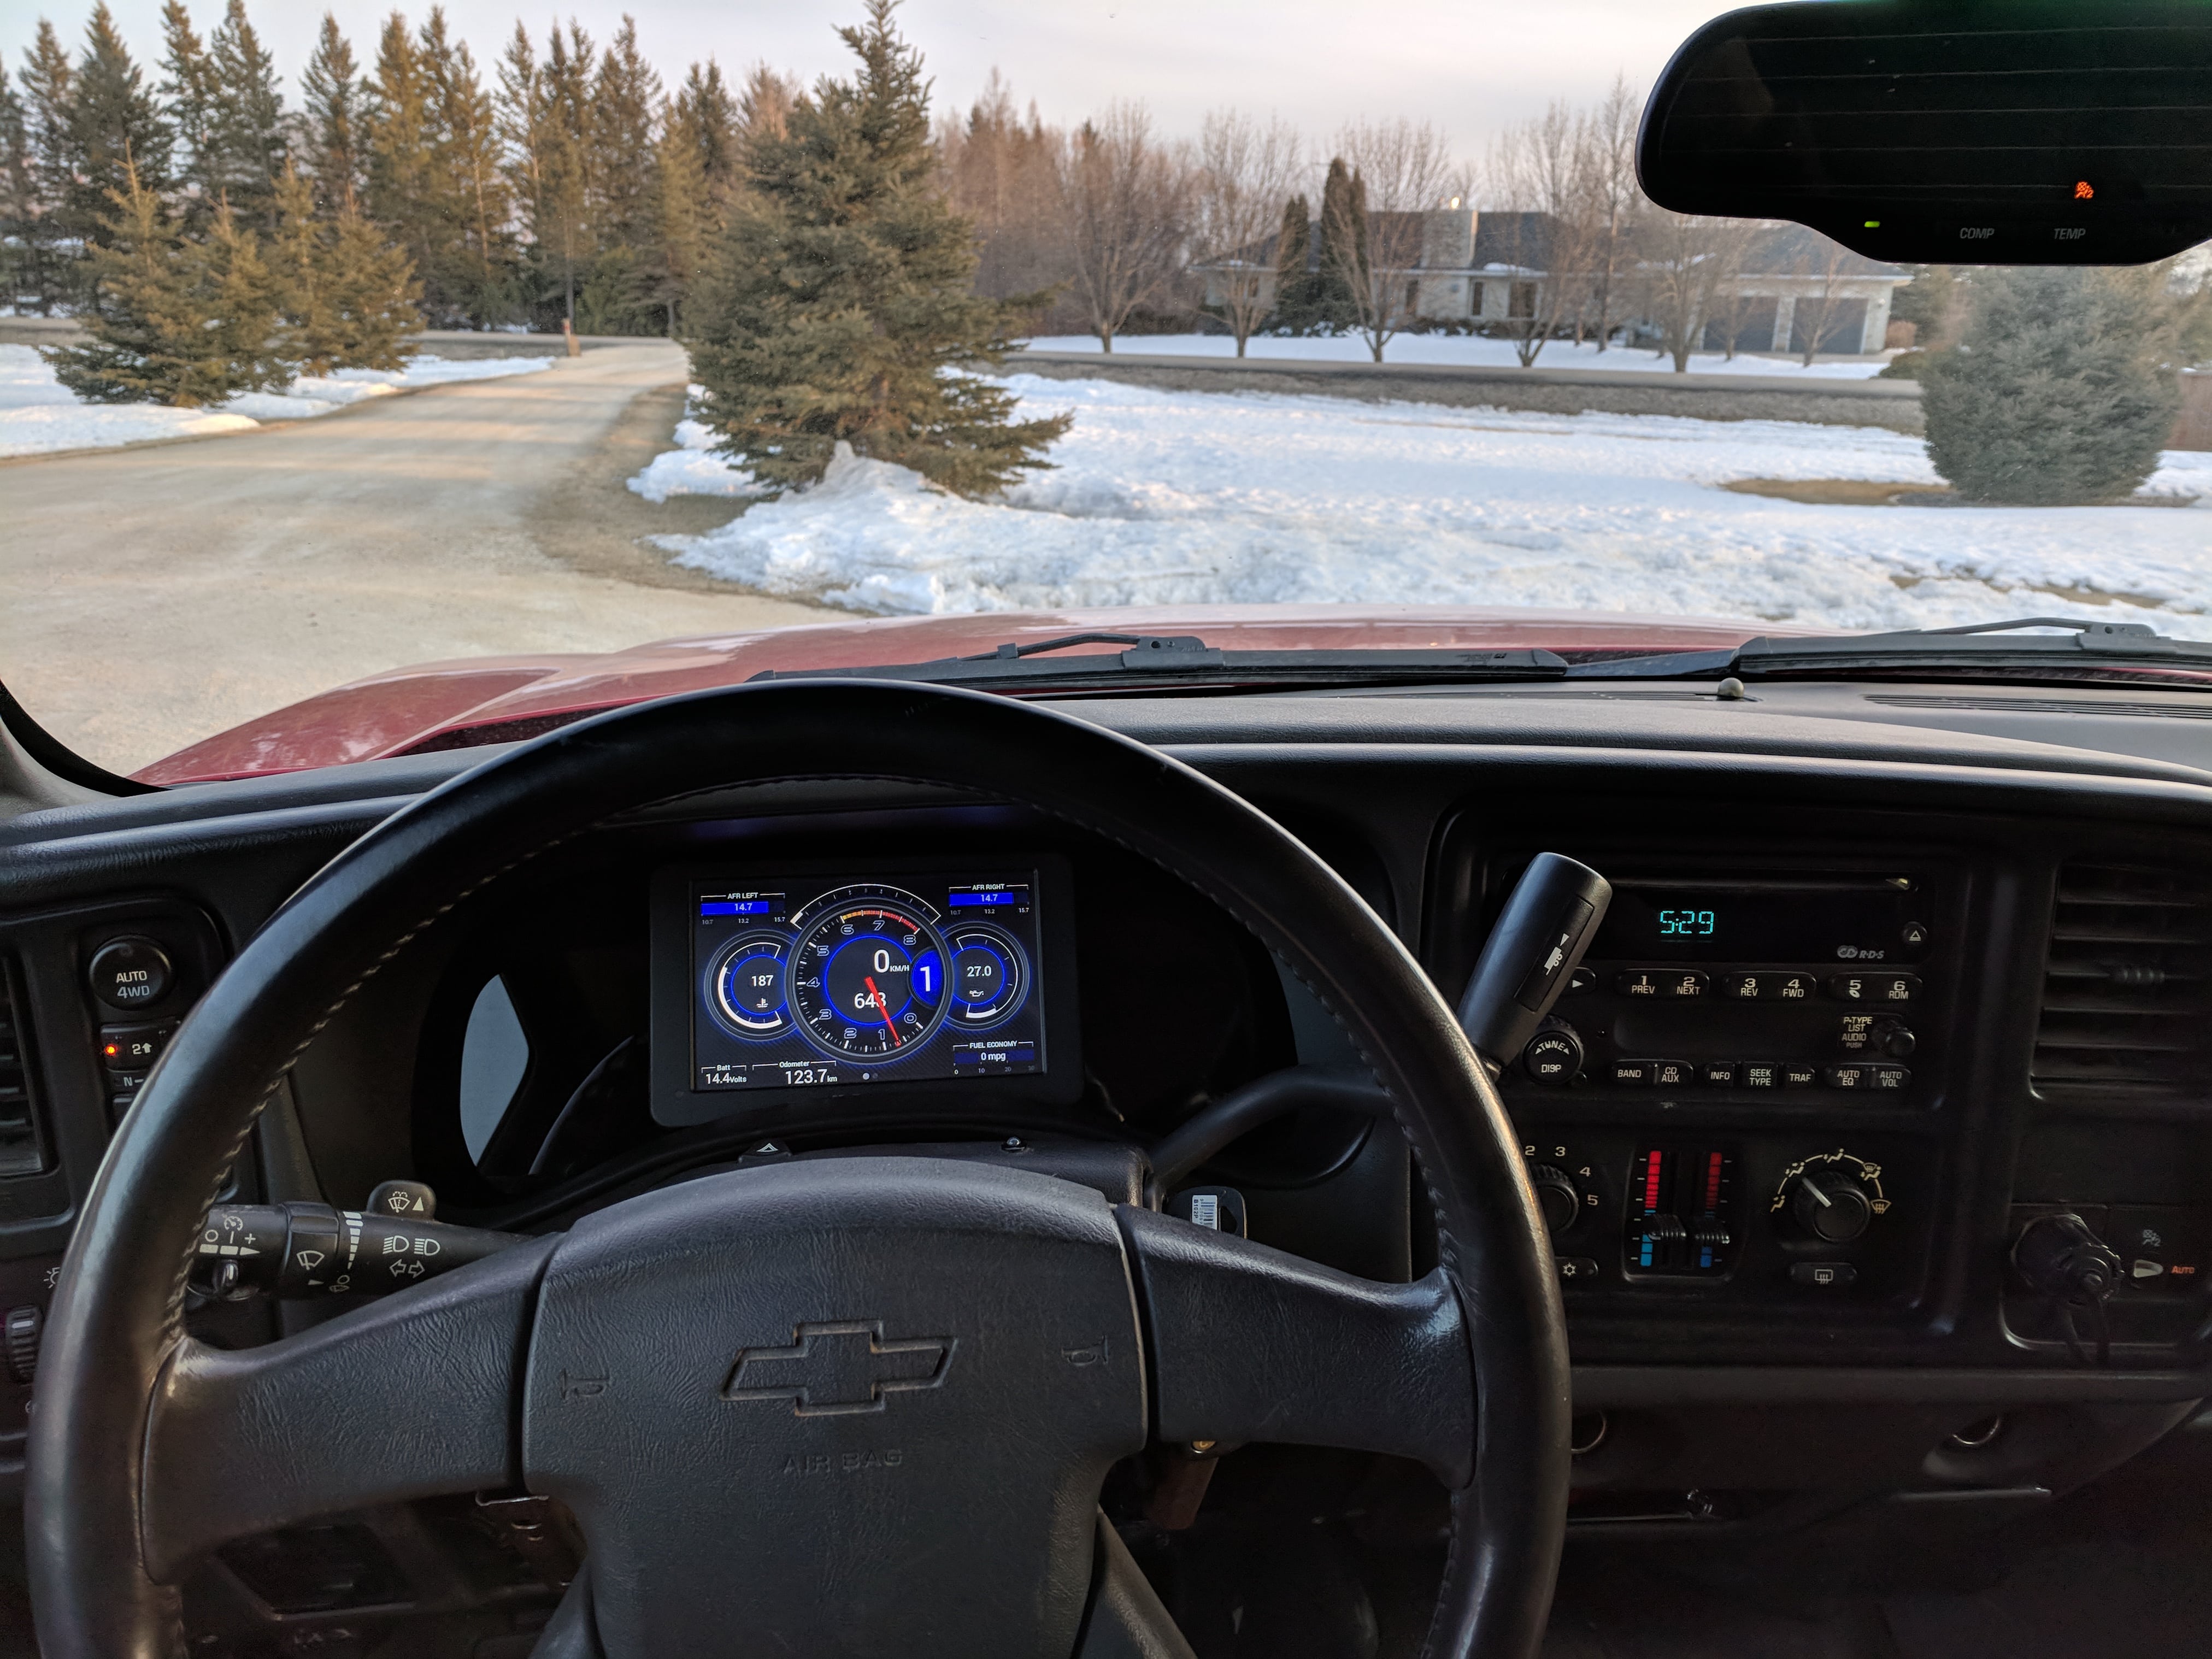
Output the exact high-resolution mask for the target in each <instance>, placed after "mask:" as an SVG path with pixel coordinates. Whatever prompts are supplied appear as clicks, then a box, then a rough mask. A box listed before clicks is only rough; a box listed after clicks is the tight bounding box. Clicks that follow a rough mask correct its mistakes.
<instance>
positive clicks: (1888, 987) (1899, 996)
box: [1828, 974, 1920, 1006]
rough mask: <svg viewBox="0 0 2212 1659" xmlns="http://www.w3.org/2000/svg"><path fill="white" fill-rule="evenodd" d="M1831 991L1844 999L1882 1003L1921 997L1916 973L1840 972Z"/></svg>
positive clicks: (1889, 1003)
mask: <svg viewBox="0 0 2212 1659" xmlns="http://www.w3.org/2000/svg"><path fill="white" fill-rule="evenodd" d="M1828 994H1829V995H1830V996H1832V997H1834V998H1836V999H1838V1000H1839V1001H1843V1002H1879V1003H1887V1004H1888V1005H1890V1006H1899V1005H1900V1004H1903V1003H1908V1002H1917V1001H1918V1000H1920V976H1919V975H1917V974H1837V975H1833V976H1832V977H1831V978H1830V980H1829V981H1828Z"/></svg>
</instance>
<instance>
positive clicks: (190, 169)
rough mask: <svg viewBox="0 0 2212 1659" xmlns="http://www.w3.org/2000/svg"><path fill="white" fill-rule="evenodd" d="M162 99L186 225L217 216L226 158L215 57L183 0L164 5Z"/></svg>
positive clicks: (172, 167) (170, 0)
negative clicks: (219, 131) (220, 145)
mask: <svg viewBox="0 0 2212 1659" xmlns="http://www.w3.org/2000/svg"><path fill="white" fill-rule="evenodd" d="M161 68H162V70H164V71H165V75H166V78H164V79H163V81H162V82H161V99H162V102H163V103H164V105H166V106H167V112H168V117H169V131H170V133H171V134H172V136H173V140H174V143H173V149H172V150H171V152H170V169H171V172H172V173H173V177H174V181H175V182H176V183H177V184H179V185H183V186H184V187H185V191H186V195H185V200H184V203H183V208H184V213H185V222H186V223H187V224H191V223H194V222H202V221H204V219H206V218H208V217H211V216H213V215H214V213H215V208H216V202H217V201H218V200H220V199H221V197H222V178H221V173H222V158H221V157H220V156H219V155H217V154H216V143H215V125H216V104H217V102H218V100H219V95H220V94H219V91H218V88H217V86H216V67H215V60H214V59H213V58H210V57H209V56H208V49H207V43H206V42H205V41H204V40H201V39H200V37H199V33H198V31H197V30H196V29H194V28H193V27H192V16H191V13H190V12H189V11H187V10H185V0H169V3H168V4H167V5H166V6H164V7H163V8H162V9H161Z"/></svg>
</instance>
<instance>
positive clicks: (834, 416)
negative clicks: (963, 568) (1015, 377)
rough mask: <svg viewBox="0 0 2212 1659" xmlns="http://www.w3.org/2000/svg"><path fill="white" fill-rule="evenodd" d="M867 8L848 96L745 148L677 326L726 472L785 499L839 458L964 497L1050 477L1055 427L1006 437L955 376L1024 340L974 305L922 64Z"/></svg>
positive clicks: (985, 387)
mask: <svg viewBox="0 0 2212 1659" xmlns="http://www.w3.org/2000/svg"><path fill="white" fill-rule="evenodd" d="M895 3H896V0H868V6H867V21H866V23H865V24H864V25H862V26H860V27H854V28H848V29H844V30H842V31H840V33H841V34H842V38H843V39H844V41H845V43H846V45H847V46H849V47H850V48H851V49H852V51H853V53H854V56H855V57H857V58H859V59H860V71H859V73H858V75H857V76H855V78H854V79H853V80H852V81H849V82H841V81H835V80H829V79H824V80H823V81H822V82H819V83H818V84H817V86H816V88H815V89H814V93H813V94H812V96H811V97H810V98H807V99H805V100H801V101H800V102H799V104H797V105H796V106H794V107H793V109H792V110H791V112H790V114H789V118H788V123H787V131H786V133H785V135H784V136H783V137H763V138H761V139H759V140H757V141H756V142H755V143H754V144H753V145H752V146H751V149H750V163H751V167H752V181H751V182H752V187H751V189H750V191H747V192H746V193H745V195H744V197H741V198H740V199H739V201H738V204H736V206H735V208H734V210H733V212H732V218H731V223H730V228H729V231H728V233H727V234H726V237H725V238H724V240H723V245H722V247H721V249H720V259H719V263H718V265H717V268H716V270H715V271H714V275H713V276H712V277H711V279H710V280H709V282H708V283H706V284H705V285H703V286H704V289H705V291H704V292H702V295H700V296H699V298H698V299H696V301H694V303H693V306H692V308H691V321H690V325H689V330H690V344H691V347H692V352H691V362H692V373H693V374H694V375H695V377H696V379H697V380H698V381H699V382H700V384H701V385H702V386H704V387H705V389H706V394H707V396H706V411H705V412H706V416H707V419H708V422H710V423H711V424H712V425H714V427H715V428H717V429H718V430H719V431H720V433H721V434H722V437H723V442H722V445H721V447H722V448H723V450H724V451H725V452H726V453H733V454H738V455H742V456H743V457H744V460H745V464H746V465H748V466H750V467H751V468H752V470H753V472H754V475H755V476H756V477H759V478H760V479H762V480H763V482H765V483H769V484H771V485H774V486H777V487H781V488H789V487H791V486H793V485H797V484H803V483H809V482H811V481H812V480H814V479H817V478H819V477H821V476H822V474H823V471H825V470H826V469H827V468H828V466H829V462H830V460H831V459H833V457H834V454H835V453H836V446H837V445H839V444H840V443H849V444H850V445H851V446H852V447H853V448H854V451H855V452H856V453H860V454H862V455H866V456H870V457H872V458H874V459H878V460H884V461H890V462H895V463H896V464H898V465H902V466H908V467H911V468H913V469H914V470H915V471H917V472H919V473H921V475H922V476H923V477H926V478H927V479H928V480H929V481H930V482H931V483H934V484H936V485H938V486H939V487H940V488H942V489H951V490H955V491H957V492H959V493H960V494H962V495H981V494H984V493H987V492H988V491H991V490H994V489H1000V488H1002V487H1003V486H1004V485H1006V483H1009V482H1011V481H1012V480H1013V479H1014V478H1016V477H1018V476H1019V475H1020V474H1021V473H1022V472H1024V471H1028V470H1030V469H1033V468H1037V467H1042V466H1045V465H1049V463H1048V462H1046V461H1045V459H1043V453H1042V452H1043V450H1044V449H1045V447H1046V446H1047V445H1048V444H1049V443H1051V442H1052V441H1054V439H1056V438H1058V437H1059V436H1060V435H1062V434H1063V433H1065V432H1066V430H1067V427H1068V422H1067V419H1066V416H1056V417H1054V418H1052V419H1049V420H1042V421H1028V422H1017V421H1016V420H1015V419H1014V418H1013V414H1014V399H1013V398H1012V394H1010V393H1009V392H1006V390H1005V389H1004V388H1003V387H1001V386H999V385H997V384H996V383H995V382H993V381H991V380H984V379H981V378H979V377H978V376H976V375H975V374H969V373H965V372H955V373H952V374H945V373H944V372H943V371H945V370H948V369H950V370H954V371H965V370H969V369H970V368H973V367H974V366H975V365H976V364H978V363H984V364H989V365H992V366H994V367H995V366H996V365H998V364H999V363H1000V362H1003V361H1004V357H1005V354H1006V351H1007V350H1009V349H1011V347H1012V340H1011V338H1010V336H1011V335H1012V332H1013V331H1014V330H1016V329H1017V328H1018V327H1019V326H1020V325H1021V322H1022V318H1021V315H1020V314H1019V313H1018V312H1017V310H1016V308H1015V307H1012V306H1008V305H1006V304H1003V303H1001V302H1000V301H993V300H987V299H983V298H981V297H979V296H978V295H975V294H974V293H973V292H972V291H971V289H970V283H971V280H972V278H973V277H974V275H975V262H976V255H975V237H974V231H973V228H972V226H971V225H970V224H969V222H968V221H966V220H964V219H963V218H961V217H960V216H957V214H955V213H953V212H952V211H951V208H950V207H949V206H948V205H947V204H946V203H945V198H944V196H943V194H942V191H941V189H940V186H939V183H938V181H937V179H936V176H935V175H936V160H937V158H936V154H935V149H934V147H933V145H932V143H930V137H929V105H928V89H927V83H926V82H924V81H923V79H922V75H921V54H920V53H919V52H915V50H914V49H913V48H911V47H910V46H908V45H907V44H906V43H905V42H904V41H903V40H901V39H900V37H899V35H898V34H897V33H896V30H895V29H894V28H893V27H892V23H891V13H892V10H893V8H894V5H895Z"/></svg>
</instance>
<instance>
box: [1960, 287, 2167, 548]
mask: <svg viewBox="0 0 2212 1659" xmlns="http://www.w3.org/2000/svg"><path fill="white" fill-rule="evenodd" d="M2164 276H2165V273H2164V272H2163V271H2162V270H2157V269H2150V270H2064V269H2047V270H2046V269H2025V268H2024V269H2015V270H1990V271H1987V272H1984V273H1980V274H1978V275H1977V276H1976V278H1975V281H1974V307H1973V315H1972V320H1971V321H1970V322H1969V323H1968V324H1967V326H1966V332H1965V335H1964V336H1963V337H1961V339H1960V342H1959V344H1958V345H1957V347H1956V348H1955V349H1952V350H1949V351H1945V352H1940V353H1936V354H1934V355H1933V356H1930V357H1929V359H1928V360H1927V362H1926V363H1925V365H1924V367H1923V369H1922V372H1921V385H1922V387H1923V399H1924V402H1923V409H1924V410H1925V412H1926V416H1927V422H1928V458H1929V460H1930V461H1932V462H1933V463H1934V464H1935V466H1936V471H1938V472H1940V473H1942V475H1943V476H1944V477H1946V478H1948V479H1949V480H1950V481H1951V483H1952V484H1953V486H1954V488H1956V489H1957V490H1958V491H1959V493H1960V495H1964V496H1966V498H1967V499H1969V500H1972V501H1991V502H2010V503H2015V504H2019V505H2022V506H2057V505H2062V504H2066V503H2087V502H2094V501H2115V500H2118V499H2119V498H2121V497H2123V496H2125V495H2128V494H2130V492H2131V491H2133V490H2134V489H2136V486H2138V485H2139V484H2141V483H2142V481H2143V480H2144V479H2145V478H2147V477H2149V476H2150V474H2151V472H2152V471H2153V470H2154V468H2156V466H2157V465H2158V460H2159V452H2160V449H2161V448H2163V447H2164V446H2165V443H2166V437H2167V435H2168V434H2170V433H2171V432H2172V429H2173V421H2174V416H2175V413H2176V411H2177V410H2178V409H2179V404H2180V392H2179V388H2178V387H2177V386H2176V384H2175V381H2174V375H2173V356H2174V352H2175V349H2176V348H2177V341H2176V338H2175V333H2174V327H2173V310H2172V304H2171V302H2170V301H2169V300H2168V299H2167V297H2166V294H2165V291H2164V288H2165V283H2164Z"/></svg>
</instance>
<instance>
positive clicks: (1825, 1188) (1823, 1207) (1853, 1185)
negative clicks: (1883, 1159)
mask: <svg viewBox="0 0 2212 1659" xmlns="http://www.w3.org/2000/svg"><path fill="white" fill-rule="evenodd" d="M1790 1213H1791V1214H1793V1215H1795V1216H1796V1218H1797V1225H1799V1226H1801V1227H1802V1228H1803V1229H1804V1230H1805V1231H1807V1232H1808V1233H1810V1234H1812V1235H1813V1237H1815V1238H1817V1239H1820V1240H1822V1241H1824V1242H1825V1243H1830V1244H1848V1243H1850V1242H1851V1241H1852V1240H1853V1239H1855V1238H1857V1237H1859V1236H1860V1235H1861V1234H1862V1233H1863V1232H1865V1231H1866V1230H1867V1226H1868V1224H1869V1223H1870V1222H1871V1221H1873V1219H1874V1205H1873V1204H1872V1202H1871V1201H1870V1200H1869V1199H1868V1197H1867V1191H1866V1188H1865V1187H1864V1186H1863V1185H1862V1184H1861V1183H1860V1182H1857V1180H1855V1179H1853V1178H1852V1177H1851V1176H1847V1175H1842V1174H1838V1173H1836V1172H1834V1171H1832V1170H1808V1171H1807V1172H1806V1173H1805V1174H1803V1175H1802V1176H1798V1177H1797V1191H1796V1194H1795V1195H1794V1196H1793V1197H1792V1198H1791V1200H1790Z"/></svg>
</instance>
